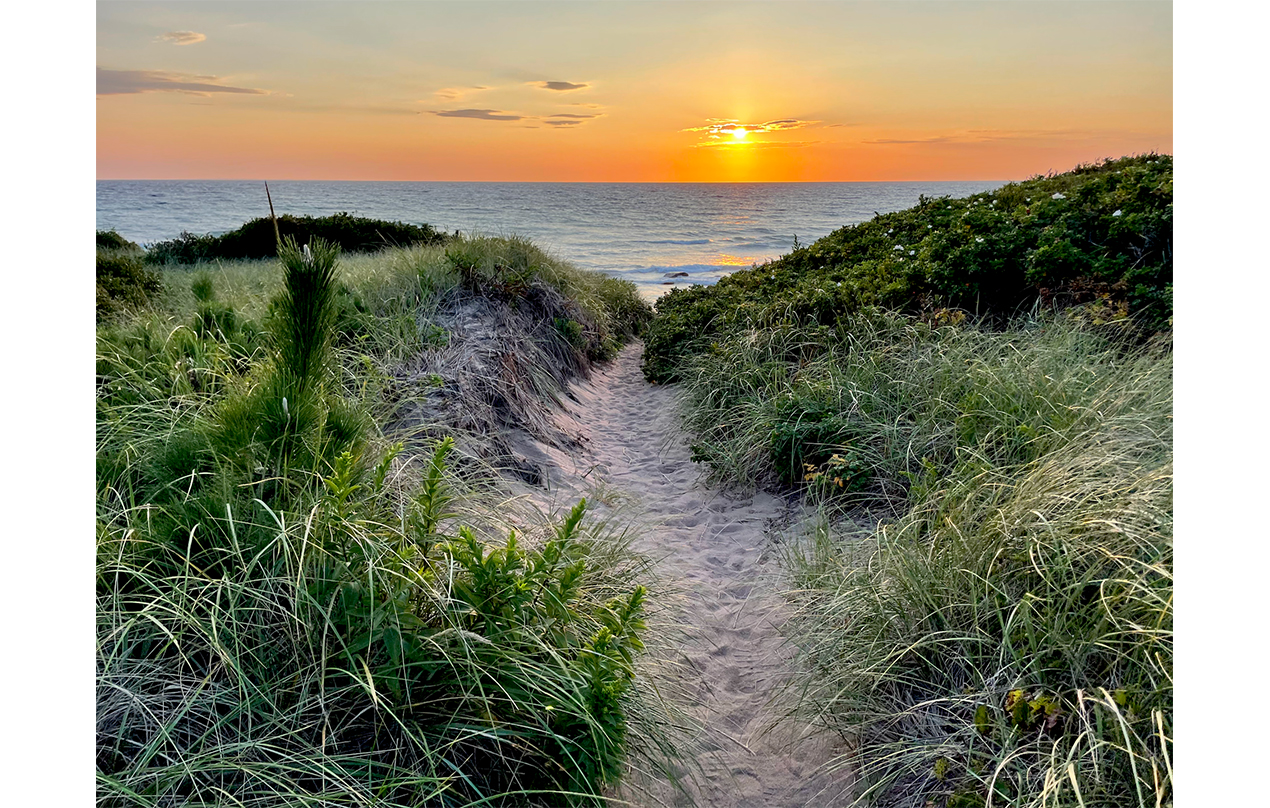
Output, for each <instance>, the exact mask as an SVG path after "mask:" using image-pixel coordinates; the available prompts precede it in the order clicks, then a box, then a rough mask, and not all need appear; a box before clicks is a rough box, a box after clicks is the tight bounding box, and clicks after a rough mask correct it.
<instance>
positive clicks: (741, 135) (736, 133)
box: [732, 127, 748, 140]
mask: <svg viewBox="0 0 1270 808" xmlns="http://www.w3.org/2000/svg"><path fill="white" fill-rule="evenodd" d="M746 134H748V132H747V131H746V130H745V128H744V127H742V128H739V129H733V130H732V137H734V138H736V139H737V140H745V136H746Z"/></svg>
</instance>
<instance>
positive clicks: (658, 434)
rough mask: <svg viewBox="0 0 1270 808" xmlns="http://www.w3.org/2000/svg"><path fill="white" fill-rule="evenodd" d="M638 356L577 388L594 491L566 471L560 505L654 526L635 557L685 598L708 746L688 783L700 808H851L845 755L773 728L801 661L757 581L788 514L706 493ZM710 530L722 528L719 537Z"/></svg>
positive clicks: (755, 501) (665, 401)
mask: <svg viewBox="0 0 1270 808" xmlns="http://www.w3.org/2000/svg"><path fill="white" fill-rule="evenodd" d="M641 350H642V346H641V345H639V344H635V345H631V346H628V347H627V348H625V349H624V350H623V351H622V352H621V353H620V354H619V355H618V357H617V359H616V360H615V361H614V362H613V363H612V364H611V365H610V366H608V367H606V368H602V369H599V370H597V371H596V372H595V373H594V374H593V377H592V379H591V380H590V381H588V382H583V383H579V384H575V385H573V387H572V389H571V391H570V392H571V394H572V396H573V398H574V400H576V401H578V402H580V403H581V406H579V407H574V408H571V409H573V413H572V414H573V417H574V419H575V420H576V422H577V426H578V430H579V431H580V432H582V433H583V434H585V435H586V436H588V440H587V441H586V449H585V450H583V452H584V453H585V458H584V459H582V460H580V461H579V462H577V463H576V464H575V465H576V466H577V467H578V469H579V470H580V471H586V469H588V468H591V469H592V471H591V472H590V473H589V474H588V476H587V479H581V478H580V474H579V473H575V472H574V471H573V470H572V469H556V470H554V471H552V472H551V479H552V481H553V483H555V484H556V488H557V496H559V495H564V496H568V497H573V498H575V499H576V498H577V497H579V496H583V495H585V494H586V493H587V491H588V486H594V485H596V484H597V483H603V484H604V485H606V486H611V487H614V488H618V489H620V490H621V491H622V493H623V494H626V495H628V496H631V497H633V498H635V499H636V500H638V501H639V502H641V503H642V504H643V505H644V506H645V507H646V508H647V510H648V513H649V514H650V516H651V517H652V519H653V520H654V522H655V523H659V526H655V527H654V528H652V529H649V530H646V531H644V532H643V534H642V538H641V541H642V544H641V545H638V546H637V548H636V549H638V550H640V551H642V552H644V553H646V554H648V555H649V556H650V557H652V558H658V559H662V561H661V562H660V563H661V565H662V571H663V574H665V575H667V576H672V575H673V576H675V577H676V578H677V579H678V581H679V583H680V585H681V586H682V587H683V589H684V591H685V592H686V602H685V604H684V610H683V612H684V626H683V633H684V634H685V636H686V641H685V647H684V648H683V654H684V657H683V659H684V661H685V662H686V663H688V664H685V665H683V666H682V672H683V674H684V676H685V677H689V680H686V681H684V682H683V685H684V687H683V691H684V692H685V693H693V694H697V703H695V704H692V705H689V706H688V708H687V709H688V712H689V713H690V714H691V715H692V716H694V717H695V718H696V719H697V720H699V721H700V723H701V725H702V726H703V727H704V730H703V732H704V734H703V736H702V737H701V738H699V739H698V742H697V744H696V750H697V756H696V763H697V764H698V768H699V770H700V772H701V774H700V775H698V776H697V777H696V778H695V779H693V780H692V781H691V782H689V783H688V789H689V791H690V792H691V796H692V798H693V800H695V802H696V804H697V805H698V806H702V808H707V807H710V808H713V807H718V808H723V806H726V807H727V808H786V807H788V808H808V806H816V807H817V808H834V806H845V805H847V804H849V803H850V802H851V791H852V787H853V778H852V776H851V773H850V772H849V771H846V770H844V769H837V770H830V766H829V764H831V763H832V762H833V761H834V760H835V758H836V757H838V756H839V755H841V754H842V752H843V748H842V747H841V745H840V744H837V743H835V740H836V739H834V738H831V737H826V736H825V735H823V734H821V735H817V734H815V733H813V732H812V730H811V727H809V726H806V725H802V724H799V723H797V722H794V721H792V720H785V721H783V722H780V721H778V720H777V719H778V718H779V717H781V716H784V715H786V714H787V713H788V710H789V706H790V705H789V704H788V702H787V701H786V700H784V699H783V697H782V694H783V693H784V690H783V688H782V685H783V684H784V683H785V682H786V681H788V679H789V676H790V673H791V664H792V663H791V657H792V654H791V652H790V650H789V648H788V646H787V645H786V643H785V642H784V640H783V638H782V636H781V634H780V626H781V623H782V622H783V621H784V619H785V604H784V602H783V601H782V600H781V599H780V597H779V596H778V595H776V594H775V593H774V592H772V591H769V590H768V589H767V588H766V587H767V585H766V582H765V580H764V578H763V576H761V575H760V574H759V573H760V572H762V571H763V566H762V560H763V558H764V556H765V555H766V554H765V553H763V552H762V550H763V548H764V547H765V544H766V541H767V540H766V536H765V534H764V526H765V525H769V524H776V523H779V522H780V521H782V520H784V519H786V518H787V517H788V516H789V514H788V512H787V506H786V504H785V503H784V502H783V501H782V500H780V499H778V498H777V497H773V496H771V495H768V494H763V493H759V494H756V495H754V496H753V497H748V498H737V499H733V498H731V497H729V496H727V495H725V494H721V493H718V492H711V491H709V490H708V489H707V488H706V487H705V486H704V485H703V484H701V482H700V480H699V477H700V469H699V467H698V466H696V465H694V464H693V463H692V461H691V459H690V454H689V449H688V445H687V440H686V439H685V436H684V434H683V432H682V429H681V427H680V423H679V417H678V414H677V405H676V400H675V395H676V392H675V389H674V388H673V387H666V386H653V385H650V384H648V383H647V382H645V381H644V379H643V376H642V374H641V373H640V369H639V363H640V352H641ZM712 523H713V524H712ZM650 792H651V793H640V794H623V795H622V798H623V799H626V800H628V801H630V802H629V803H628V804H632V803H633V804H635V805H650V806H651V805H655V804H664V805H678V804H686V803H684V802H683V798H682V795H676V793H675V792H674V790H673V789H672V788H671V787H670V786H669V785H668V784H663V785H662V786H658V785H657V784H654V786H653V787H652V788H651V789H650Z"/></svg>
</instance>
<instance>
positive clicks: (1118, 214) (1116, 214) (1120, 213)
mask: <svg viewBox="0 0 1270 808" xmlns="http://www.w3.org/2000/svg"><path fill="white" fill-rule="evenodd" d="M1111 215H1112V216H1121V215H1123V214H1122V211H1120V210H1117V211H1116V212H1115V213H1113V214H1111Z"/></svg>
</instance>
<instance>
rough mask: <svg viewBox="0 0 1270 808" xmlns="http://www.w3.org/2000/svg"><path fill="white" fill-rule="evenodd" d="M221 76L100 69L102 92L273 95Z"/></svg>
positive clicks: (98, 73) (101, 93)
mask: <svg viewBox="0 0 1270 808" xmlns="http://www.w3.org/2000/svg"><path fill="white" fill-rule="evenodd" d="M220 81H221V79H220V78H219V77H217V76H188V75H185V74H183V73H169V72H167V71H166V70H107V69H106V68H103V67H99V68H97V94H98V95H131V94H134V93H190V94H192V95H211V94H212V93H232V94H238V95H269V93H268V91H266V90H258V89H256V88H253V87H231V86H229V85H227V84H220V83H219V82H220Z"/></svg>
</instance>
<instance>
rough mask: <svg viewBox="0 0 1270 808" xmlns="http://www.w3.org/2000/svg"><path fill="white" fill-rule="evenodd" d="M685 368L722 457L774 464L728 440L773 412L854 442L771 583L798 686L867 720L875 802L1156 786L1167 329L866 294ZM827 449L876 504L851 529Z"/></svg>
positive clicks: (1166, 572)
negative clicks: (934, 308)
mask: <svg viewBox="0 0 1270 808" xmlns="http://www.w3.org/2000/svg"><path fill="white" fill-rule="evenodd" d="M774 356H779V357H784V358H783V359H782V360H780V361H782V362H783V363H784V364H785V367H784V368H782V369H781V371H780V372H777V371H776V370H774V369H772V368H771V367H770V366H771V365H773V364H775V363H776V362H777V360H776V359H774V358H773V357H774ZM725 357H727V359H725ZM800 357H801V358H800ZM809 357H811V358H809ZM729 363H730V364H729ZM737 366H742V367H744V368H749V369H750V370H749V372H748V374H747V373H745V372H736V371H735V370H727V369H728V368H735V367H737ZM690 368H691V372H690V374H689V379H690V381H689V383H688V384H689V389H688V392H689V402H690V407H691V408H692V410H691V413H692V414H691V415H690V422H691V423H693V424H696V425H697V428H698V429H700V430H703V431H704V433H705V435H704V436H702V435H700V434H699V435H698V437H699V439H701V440H702V442H703V443H705V444H707V445H712V446H713V447H714V454H713V455H712V456H711V458H710V459H711V461H712V462H715V463H717V464H718V465H717V468H718V470H719V471H720V473H722V474H731V475H736V476H735V477H734V479H740V477H739V474H740V473H741V472H746V473H749V474H750V475H761V473H762V468H763V466H762V465H761V464H771V463H773V462H774V461H773V460H772V458H771V457H770V455H768V454H765V453H762V452H753V451H751V454H749V455H743V450H745V449H748V448H749V443H750V442H752V441H753V440H754V439H755V436H756V435H764V434H770V433H769V432H765V430H772V427H771V424H772V419H776V424H777V426H778V427H784V428H785V429H786V432H785V433H783V434H786V435H788V436H790V437H789V439H790V440H791V441H797V440H799V439H801V440H804V441H807V443H804V444H803V446H802V448H801V449H796V450H795V449H790V450H787V451H791V452H797V451H801V452H802V453H803V454H802V455H801V456H802V457H808V456H810V457H812V458H813V460H815V459H816V458H817V457H818V456H817V455H815V454H814V452H816V451H820V447H821V446H822V445H824V444H829V445H833V444H835V443H837V444H841V445H842V446H844V447H853V448H855V449H856V450H857V453H856V454H855V455H851V454H848V453H846V452H842V451H839V452H838V454H837V461H834V458H833V456H831V457H830V458H829V461H828V462H826V463H824V464H822V465H813V466H812V469H811V470H809V471H808V476H812V475H815V476H814V479H813V480H810V481H809V482H811V483H818V485H813V486H812V488H811V490H812V491H815V492H816V493H818V494H821V495H824V494H826V493H831V494H833V495H834V496H833V498H829V497H826V498H825V499H824V500H822V504H823V505H824V506H825V513H826V515H827V521H826V523H825V524H824V525H823V526H822V528H821V530H820V531H819V532H818V533H817V534H816V536H815V537H813V539H812V540H811V541H810V542H809V543H808V544H807V545H805V546H803V547H801V548H798V549H793V550H791V551H790V555H789V557H788V559H787V561H788V563H789V566H790V568H791V570H792V572H793V575H794V580H793V581H792V583H791V587H790V589H789V592H788V597H789V598H790V599H791V600H792V601H794V603H795V604H796V605H797V612H796V615H795V617H794V618H793V619H792V620H791V622H790V631H791V637H793V638H794V640H795V641H796V642H797V643H798V644H799V645H800V647H801V648H802V651H803V654H804V660H805V661H806V663H807V664H808V668H807V669H806V670H807V671H808V673H807V674H806V680H805V681H804V682H802V683H801V686H802V689H803V690H804V692H806V693H807V694H808V698H809V699H810V700H811V703H810V704H808V705H807V706H808V708H809V710H811V711H812V712H813V713H814V714H815V715H817V716H819V717H820V719H821V720H822V721H824V722H825V723H827V724H828V725H829V726H830V727H832V728H834V729H837V730H839V731H840V732H842V733H843V734H845V735H847V736H850V737H853V738H857V739H859V740H860V747H859V751H858V753H857V754H856V756H855V760H854V763H855V765H856V766H857V767H858V769H857V770H858V771H860V772H861V773H862V775H863V776H864V777H865V782H866V785H867V787H868V798H869V799H870V800H871V804H876V805H879V806H889V805H904V806H908V805H913V806H922V805H926V804H928V803H929V802H934V803H935V804H947V805H954V804H957V805H984V804H989V802H991V803H992V804H998V803H1000V804H1010V805H1020V806H1033V805H1036V806H1040V805H1046V806H1052V805H1060V806H1076V805H1086V806H1091V805H1129V804H1132V805H1137V804H1167V803H1168V802H1169V800H1170V799H1171V789H1172V783H1171V771H1172V769H1171V766H1172V751H1171V745H1172V739H1171V732H1172V729H1171V724H1172V701H1173V691H1172V676H1173V671H1172V666H1173V650H1172V596H1173V591H1172V451H1171V440H1172V437H1171V436H1172V369H1171V353H1170V351H1169V346H1168V345H1167V344H1164V345H1149V346H1144V347H1137V348H1127V347H1126V346H1125V345H1124V344H1123V343H1121V342H1119V341H1117V340H1115V339H1109V338H1108V336H1107V335H1106V334H1105V333H1102V332H1100V331H1099V330H1098V329H1096V328H1091V327H1090V326H1089V325H1087V324H1082V323H1080V322H1079V321H1077V320H1075V319H1072V318H1057V319H1053V318H1051V319H1047V320H1043V321H1041V322H1035V323H1016V324H1014V325H1012V326H1011V327H1009V328H1007V329H1005V330H988V329H981V328H975V327H967V326H944V327H939V328H933V327H931V326H929V325H927V324H924V323H921V322H919V321H915V320H912V319H909V318H904V317H902V316H899V315H886V316H869V317H863V316H857V317H855V318H852V319H851V320H848V321H846V322H845V324H844V327H843V329H842V331H841V336H830V335H828V334H827V333H825V332H823V331H815V330H809V329H806V328H804V329H794V328H788V329H785V330H784V331H783V332H776V333H774V334H771V335H759V334H756V333H751V334H749V335H748V336H746V337H744V338H742V337H737V338H735V339H734V340H733V341H729V342H727V343H725V344H724V346H722V350H721V351H720V352H719V354H718V355H713V356H712V357H711V358H710V359H708V360H702V361H701V362H698V363H696V364H695V365H692V366H690ZM719 368H723V369H725V370H726V372H720V371H719ZM716 373H718V375H716ZM728 382H730V384H729V383H728ZM791 402H793V403H791ZM826 402H831V403H826ZM817 406H819V407H821V408H822V409H823V410H827V411H829V412H831V413H832V415H827V416H824V417H821V418H819V419H817V416H816V414H817V412H818V410H816V407H817ZM800 415H801V416H802V417H803V420H802V422H800V421H799V416H800ZM835 419H836V420H835ZM800 423H803V424H807V425H808V426H807V431H806V432H804V433H799V432H798V431H797V430H796V429H795V427H799V425H800ZM826 423H828V424H835V425H837V427H840V428H839V431H837V432H836V433H835V434H834V436H833V437H832V438H824V437H822V436H820V435H818V434H817V433H815V432H814V429H815V428H819V426H820V425H821V424H826ZM711 425H713V426H711ZM773 431H774V432H778V431H779V430H773ZM808 435H811V436H814V438H809V437H807V436H808ZM738 456H739V457H740V458H741V459H740V460H738V459H736V458H737V457H738ZM795 456H798V455H795ZM728 458H732V460H731V461H730V463H729V461H728ZM809 462H811V461H809ZM747 464H748V465H747ZM838 468H843V469H845V470H847V471H848V473H850V471H851V470H854V469H861V470H862V471H863V472H864V473H867V474H870V475H871V480H870V482H869V484H868V486H866V487H864V488H862V489H861V490H860V491H859V492H857V493H855V494H853V495H851V498H850V500H849V501H851V502H854V503H867V504H869V505H871V506H873V507H874V508H878V509H881V511H882V512H883V513H885V514H889V517H888V518H884V519H883V520H882V521H881V522H880V523H879V524H878V526H877V528H876V530H873V531H871V533H869V534H867V535H860V534H859V532H858V531H859V528H853V527H852V526H851V523H849V522H843V523H837V522H834V521H832V518H831V517H832V516H833V514H835V513H838V512H839V511H838V510H837V508H836V503H839V502H842V501H843V500H842V493H843V492H842V489H839V487H838V486H836V485H833V486H825V485H824V484H823V481H824V479H825V477H827V476H828V475H829V474H831V473H835V472H836V470H837V469H838ZM843 488H844V489H845V488H846V486H845V485H844V486H843ZM941 761H942V762H941ZM932 773H935V774H937V775H938V776H933V775H932Z"/></svg>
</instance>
